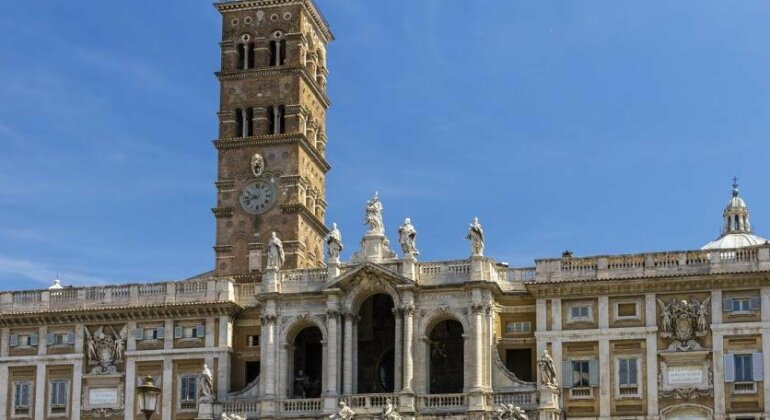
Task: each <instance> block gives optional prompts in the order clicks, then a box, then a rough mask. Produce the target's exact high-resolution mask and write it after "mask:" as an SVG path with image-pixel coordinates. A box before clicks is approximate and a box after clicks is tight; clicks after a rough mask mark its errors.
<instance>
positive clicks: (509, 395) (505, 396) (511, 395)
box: [487, 391, 537, 407]
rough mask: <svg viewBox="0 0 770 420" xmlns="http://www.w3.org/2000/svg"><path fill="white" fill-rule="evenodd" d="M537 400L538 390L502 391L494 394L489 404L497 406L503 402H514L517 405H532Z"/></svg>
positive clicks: (488, 401)
mask: <svg viewBox="0 0 770 420" xmlns="http://www.w3.org/2000/svg"><path fill="white" fill-rule="evenodd" d="M536 402H537V391H532V392H501V393H496V394H492V395H490V396H489V398H488V399H487V404H489V405H492V406H494V407H497V406H499V405H501V404H513V405H514V406H516V407H530V406H533V405H534V404H535V403H536Z"/></svg>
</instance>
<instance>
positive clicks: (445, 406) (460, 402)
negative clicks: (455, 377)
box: [417, 394, 468, 411]
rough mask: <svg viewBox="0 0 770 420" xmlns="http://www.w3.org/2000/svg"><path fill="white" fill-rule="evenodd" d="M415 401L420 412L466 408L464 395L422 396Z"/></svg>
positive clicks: (466, 402)
mask: <svg viewBox="0 0 770 420" xmlns="http://www.w3.org/2000/svg"><path fill="white" fill-rule="evenodd" d="M417 401H418V407H419V410H421V411H454V410H457V409H459V408H465V407H467V406H468V397H467V396H466V395H465V394H433V395H423V396H420V397H419V398H418V399H417Z"/></svg>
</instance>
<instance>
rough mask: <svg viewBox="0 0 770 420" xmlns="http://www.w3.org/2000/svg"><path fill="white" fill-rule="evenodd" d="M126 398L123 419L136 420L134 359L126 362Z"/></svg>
mask: <svg viewBox="0 0 770 420" xmlns="http://www.w3.org/2000/svg"><path fill="white" fill-rule="evenodd" d="M125 398H126V399H125V405H126V410H125V412H124V415H123V418H124V420H136V413H134V409H135V407H136V400H135V398H136V362H135V361H134V359H133V358H130V359H128V360H126V397H125ZM73 418H77V417H73Z"/></svg>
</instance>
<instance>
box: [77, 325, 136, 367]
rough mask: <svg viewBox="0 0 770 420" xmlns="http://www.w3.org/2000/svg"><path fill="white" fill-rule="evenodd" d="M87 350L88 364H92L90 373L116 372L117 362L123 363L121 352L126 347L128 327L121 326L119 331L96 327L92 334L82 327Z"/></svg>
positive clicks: (123, 351) (122, 352)
mask: <svg viewBox="0 0 770 420" xmlns="http://www.w3.org/2000/svg"><path fill="white" fill-rule="evenodd" d="M84 329H85V334H86V345H87V351H88V366H92V368H91V374H92V375H109V374H115V373H117V372H118V364H120V363H123V354H124V353H125V349H126V337H128V328H127V326H123V328H122V329H121V330H120V332H117V331H115V329H114V328H112V327H109V330H110V331H107V332H105V327H98V328H97V329H96V330H95V331H94V333H93V334H91V332H90V331H89V330H88V327H86V328H84Z"/></svg>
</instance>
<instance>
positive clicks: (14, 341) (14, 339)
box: [8, 334, 19, 347]
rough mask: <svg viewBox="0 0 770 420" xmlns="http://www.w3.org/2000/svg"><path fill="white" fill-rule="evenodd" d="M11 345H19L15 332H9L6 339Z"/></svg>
mask: <svg viewBox="0 0 770 420" xmlns="http://www.w3.org/2000/svg"><path fill="white" fill-rule="evenodd" d="M8 342H9V344H10V346H11V347H16V346H18V345H19V336H18V335H16V334H11V337H10V339H9V340H8Z"/></svg>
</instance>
